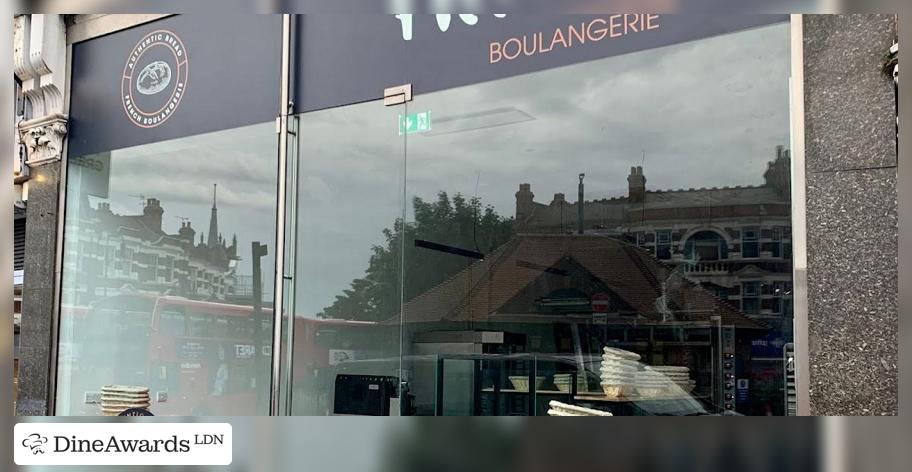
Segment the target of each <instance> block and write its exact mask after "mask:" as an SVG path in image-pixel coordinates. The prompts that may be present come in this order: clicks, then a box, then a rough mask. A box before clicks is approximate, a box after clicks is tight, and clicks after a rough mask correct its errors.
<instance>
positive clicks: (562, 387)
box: [554, 374, 589, 393]
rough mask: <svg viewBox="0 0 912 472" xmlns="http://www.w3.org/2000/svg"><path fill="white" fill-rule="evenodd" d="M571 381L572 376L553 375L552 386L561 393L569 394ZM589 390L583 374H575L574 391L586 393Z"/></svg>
mask: <svg viewBox="0 0 912 472" xmlns="http://www.w3.org/2000/svg"><path fill="white" fill-rule="evenodd" d="M572 381H573V375H572V374H554V386H555V387H557V390H558V391H560V392H562V393H570V382H572ZM588 390H589V385H588V383H587V382H586V377H585V374H577V376H576V391H577V392H586V391H588Z"/></svg>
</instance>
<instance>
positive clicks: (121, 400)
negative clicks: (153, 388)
mask: <svg viewBox="0 0 912 472" xmlns="http://www.w3.org/2000/svg"><path fill="white" fill-rule="evenodd" d="M149 405H151V401H150V400H149V388H148V387H135V386H129V385H105V386H104V387H101V413H102V414H103V415H105V416H117V415H119V414H121V413H123V412H124V411H126V410H129V409H130V408H143V409H147V408H149Z"/></svg>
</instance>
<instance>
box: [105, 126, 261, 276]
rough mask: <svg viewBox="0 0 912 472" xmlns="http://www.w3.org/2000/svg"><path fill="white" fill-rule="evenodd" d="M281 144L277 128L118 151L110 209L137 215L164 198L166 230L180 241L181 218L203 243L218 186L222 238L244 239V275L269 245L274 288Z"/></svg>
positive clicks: (241, 252)
mask: <svg viewBox="0 0 912 472" xmlns="http://www.w3.org/2000/svg"><path fill="white" fill-rule="evenodd" d="M277 142H278V139H277V137H276V133H275V124H274V123H266V124H260V125H254V126H248V127H244V128H238V129H232V130H227V131H220V132H216V133H208V134H202V135H197V136H191V137H187V138H181V139H175V140H171V141H165V142H160V143H153V144H147V145H143V146H137V147H133V148H127V149H122V150H118V151H114V152H112V153H111V171H110V173H111V174H110V175H111V177H110V186H111V187H110V198H109V199H108V200H107V201H108V202H109V203H110V204H111V211H113V212H114V213H119V214H121V215H137V214H142V207H143V199H141V198H140V196H144V197H145V198H157V199H159V200H160V201H161V206H162V208H163V209H164V215H163V216H162V230H164V231H165V232H166V233H168V234H177V231H178V229H179V228H180V225H181V221H182V220H181V218H188V219H189V220H190V222H191V224H192V227H193V229H194V230H196V241H195V242H197V243H198V242H199V237H200V235H201V234H202V235H203V237H204V238H206V237H207V236H208V233H209V219H210V213H211V208H212V184H218V227H219V232H221V233H222V236H223V237H224V238H225V239H226V240H227V241H228V244H231V237H232V235H234V234H237V238H238V254H239V255H240V256H241V258H242V260H241V262H240V264H239V268H238V274H239V275H250V273H251V271H252V268H251V264H250V259H251V257H250V243H251V242H252V241H261V242H263V243H265V244H267V245H268V246H269V256H268V257H265V258H263V260H262V262H263V273H264V277H269V278H268V280H270V281H271V273H272V272H273V269H272V267H273V264H274V259H273V256H274V254H275V245H274V243H273V239H275V211H276V210H275V200H276V197H275V195H276V166H277V164H276V162H277ZM91 200H92V204H93V206H97V201H98V200H97V199H94V198H93V199H91ZM267 285H271V282H267ZM266 293H272V290H271V289H268V288H267V289H266Z"/></svg>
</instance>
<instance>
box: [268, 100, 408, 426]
mask: <svg viewBox="0 0 912 472" xmlns="http://www.w3.org/2000/svg"><path fill="white" fill-rule="evenodd" d="M378 90H382V88H378ZM405 114H406V106H405V105H402V104H397V105H391V106H388V105H385V104H384V100H383V99H380V98H378V99H376V100H371V101H366V102H361V103H354V104H350V105H346V106H341V107H335V108H330V109H324V110H318V111H312V112H308V113H302V114H299V115H295V116H293V117H291V124H290V132H291V133H293V134H292V135H291V136H289V142H290V145H291V147H292V149H293V153H289V159H290V161H289V170H290V178H292V179H293V180H294V182H291V183H290V185H289V195H292V196H295V197H294V198H295V201H294V203H295V208H294V210H293V211H290V212H288V218H289V225H288V226H289V227H288V234H289V236H288V240H287V243H286V244H287V245H288V246H289V247H292V246H293V247H294V249H295V251H294V257H293V258H292V260H290V261H289V260H286V264H289V269H290V270H293V272H291V273H289V276H290V277H291V280H289V283H288V286H290V287H291V288H292V290H290V291H289V292H288V293H286V295H287V298H286V300H287V301H286V303H288V309H287V311H288V312H289V313H293V320H294V322H293V330H292V331H291V333H292V336H293V339H291V338H286V339H285V345H286V346H287V345H292V346H293V349H292V352H291V354H292V356H291V358H290V360H289V362H287V363H286V364H287V365H286V366H285V372H286V373H287V375H290V379H291V382H290V384H291V385H290V386H291V388H290V391H286V392H285V395H284V396H285V397H286V398H290V401H291V408H290V412H291V414H293V415H399V414H400V404H401V402H400V391H399V387H400V383H401V382H405V381H406V380H407V379H405V378H403V375H402V373H401V365H400V361H401V356H400V329H401V323H400V317H401V310H400V306H401V297H402V293H401V290H400V287H401V273H402V266H401V263H402V241H403V239H402V231H403V219H404V215H403V211H402V209H403V198H404V194H403V189H404V178H405V135H404V133H402V132H401V130H400V120H402V119H404V118H403V117H404V115H405ZM287 273H288V272H287ZM287 332H288V331H287V330H286V333H287Z"/></svg>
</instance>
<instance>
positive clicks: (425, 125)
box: [399, 110, 431, 136]
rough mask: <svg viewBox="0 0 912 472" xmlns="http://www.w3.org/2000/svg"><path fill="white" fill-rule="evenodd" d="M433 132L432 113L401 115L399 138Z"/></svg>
mask: <svg viewBox="0 0 912 472" xmlns="http://www.w3.org/2000/svg"><path fill="white" fill-rule="evenodd" d="M430 130H431V111H430V110H428V111H423V112H419V113H409V114H408V115H399V136H402V135H403V134H414V133H423V132H425V131H430Z"/></svg>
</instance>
